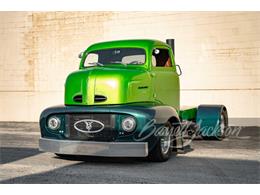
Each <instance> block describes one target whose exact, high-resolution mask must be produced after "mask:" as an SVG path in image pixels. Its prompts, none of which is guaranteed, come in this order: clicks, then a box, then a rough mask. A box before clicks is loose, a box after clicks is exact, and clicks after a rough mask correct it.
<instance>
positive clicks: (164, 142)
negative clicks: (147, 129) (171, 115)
mask: <svg viewBox="0 0 260 195" xmlns="http://www.w3.org/2000/svg"><path fill="white" fill-rule="evenodd" d="M170 146H171V135H170V133H169V130H167V131H166V133H165V135H163V136H162V137H161V150H162V153H163V154H167V152H168V151H169V149H170Z"/></svg>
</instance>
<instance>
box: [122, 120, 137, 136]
mask: <svg viewBox="0 0 260 195" xmlns="http://www.w3.org/2000/svg"><path fill="white" fill-rule="evenodd" d="M121 125H122V128H123V129H124V131H126V132H131V131H133V130H134V129H135V126H136V122H135V119H134V118H133V117H127V118H125V119H124V120H123V121H122V124H121Z"/></svg>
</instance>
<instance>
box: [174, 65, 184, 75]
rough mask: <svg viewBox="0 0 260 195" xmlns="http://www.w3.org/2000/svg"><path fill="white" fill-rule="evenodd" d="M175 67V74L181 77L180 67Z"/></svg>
mask: <svg viewBox="0 0 260 195" xmlns="http://www.w3.org/2000/svg"><path fill="white" fill-rule="evenodd" d="M175 66H176V73H177V75H179V76H181V75H182V70H181V67H180V65H178V64H176V65H175Z"/></svg>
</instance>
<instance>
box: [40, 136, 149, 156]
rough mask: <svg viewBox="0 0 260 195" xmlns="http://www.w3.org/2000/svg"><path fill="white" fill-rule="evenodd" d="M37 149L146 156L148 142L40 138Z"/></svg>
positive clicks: (96, 154) (68, 152)
mask: <svg viewBox="0 0 260 195" xmlns="http://www.w3.org/2000/svg"><path fill="white" fill-rule="evenodd" d="M39 150H40V151H45V152H52V153H58V154H72V155H87V156H104V157H146V156H148V143H147V142H94V141H77V140H56V139H46V138H40V139H39Z"/></svg>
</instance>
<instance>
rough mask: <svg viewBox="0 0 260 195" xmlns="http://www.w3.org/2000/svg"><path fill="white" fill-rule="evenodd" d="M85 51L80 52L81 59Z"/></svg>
mask: <svg viewBox="0 0 260 195" xmlns="http://www.w3.org/2000/svg"><path fill="white" fill-rule="evenodd" d="M83 53H84V52H83V51H82V52H80V53H79V55H78V57H79V58H80V59H81V58H82V57H83Z"/></svg>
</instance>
